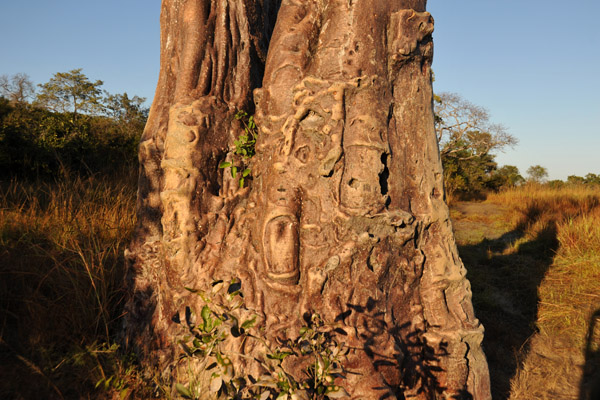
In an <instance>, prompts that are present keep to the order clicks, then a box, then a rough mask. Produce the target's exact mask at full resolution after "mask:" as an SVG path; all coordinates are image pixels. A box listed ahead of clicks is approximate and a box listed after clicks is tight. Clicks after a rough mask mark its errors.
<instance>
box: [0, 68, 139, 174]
mask: <svg viewBox="0 0 600 400" xmlns="http://www.w3.org/2000/svg"><path fill="white" fill-rule="evenodd" d="M102 84H103V82H102V81H95V82H92V81H90V80H89V79H88V78H87V77H86V76H85V75H84V74H83V73H82V72H81V69H75V70H72V71H69V72H64V73H56V74H54V76H53V77H52V79H50V81H49V82H47V83H44V84H41V85H38V89H37V90H36V88H35V86H34V85H33V83H32V82H31V81H30V79H29V77H27V75H24V74H16V75H13V76H11V77H8V76H6V75H4V76H1V77H0V178H2V179H7V178H19V179H21V178H30V179H47V178H56V177H60V176H62V175H64V174H78V175H93V174H119V173H122V172H123V171H125V170H131V169H135V168H137V146H138V143H139V138H140V136H141V133H142V131H143V129H144V125H145V123H146V119H147V116H148V108H147V107H146V106H145V105H144V102H145V99H144V98H141V97H138V96H133V97H129V95H128V94H127V93H123V94H110V93H108V92H106V91H103V90H101V86H102Z"/></svg>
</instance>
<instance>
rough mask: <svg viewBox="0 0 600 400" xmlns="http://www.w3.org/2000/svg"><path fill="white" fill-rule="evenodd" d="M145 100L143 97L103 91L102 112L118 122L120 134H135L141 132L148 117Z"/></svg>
mask: <svg viewBox="0 0 600 400" xmlns="http://www.w3.org/2000/svg"><path fill="white" fill-rule="evenodd" d="M145 102H146V98H145V97H138V96H133V97H129V95H128V94H127V93H123V94H110V93H108V92H105V98H104V112H105V114H106V115H108V116H109V117H110V118H111V119H112V120H113V121H115V122H117V123H118V126H119V130H120V132H121V134H123V135H130V134H134V135H135V134H137V133H141V131H142V130H143V129H144V125H145V124H146V119H147V118H148V111H149V109H148V107H145V106H144V103H145Z"/></svg>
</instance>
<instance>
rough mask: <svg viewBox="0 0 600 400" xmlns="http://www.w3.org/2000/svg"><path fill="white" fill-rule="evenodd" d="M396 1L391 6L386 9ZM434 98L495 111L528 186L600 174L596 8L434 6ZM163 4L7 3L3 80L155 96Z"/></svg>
mask: <svg viewBox="0 0 600 400" xmlns="http://www.w3.org/2000/svg"><path fill="white" fill-rule="evenodd" d="M390 1H392V0H390ZM427 7H428V10H429V11H430V12H431V13H432V14H433V16H434V18H435V22H436V28H435V33H434V41H435V57H434V64H433V69H434V71H435V75H436V81H435V84H434V85H435V86H434V88H435V90H436V91H437V92H443V91H449V92H455V93H458V94H460V95H461V96H463V97H464V98H465V99H467V100H469V101H471V102H472V103H474V104H477V105H480V106H483V107H485V108H486V109H488V111H489V112H490V114H491V116H492V121H493V122H496V123H502V124H504V125H505V126H506V127H507V128H508V131H509V132H510V133H511V134H512V135H513V136H515V137H517V138H518V139H519V145H517V146H516V147H515V148H514V149H507V151H506V152H505V153H500V154H499V155H498V156H497V158H496V159H497V161H498V162H499V163H500V164H501V165H503V164H510V165H516V166H517V167H519V170H520V171H521V173H522V174H523V175H525V171H526V170H527V168H528V167H529V166H531V165H536V164H539V165H542V166H544V167H546V168H548V171H549V173H550V178H552V179H566V177H567V176H568V175H581V176H583V175H585V174H586V173H588V172H592V173H596V174H600V155H599V153H600V124H599V123H598V122H597V120H598V118H600V74H599V72H600V71H599V66H600V29H599V28H598V26H599V25H600V24H599V22H598V21H597V19H598V18H599V17H600V1H598V0H580V1H576V2H572V3H569V2H564V1H560V2H559V1H556V0H502V1H500V0H458V1H450V0H429V2H428V6H427ZM159 13H160V1H159V0H103V1H91V0H54V1H48V0H18V1H9V0H0V38H1V40H0V75H2V74H8V75H12V74H15V73H19V72H23V73H26V74H28V75H29V76H30V77H31V79H32V80H33V81H34V82H35V83H44V82H47V81H48V80H49V79H50V78H51V77H52V75H53V74H54V73H55V72H64V71H69V70H71V69H74V68H83V72H84V73H85V74H86V75H87V76H88V77H89V78H90V79H91V80H96V79H101V80H103V81H104V86H103V87H104V89H106V90H108V91H109V92H111V93H122V92H127V93H128V94H130V95H138V96H143V97H146V98H148V100H149V101H150V100H151V99H152V97H153V95H154V89H155V87H156V81H157V79H158V68H159V44H160V43H159V40H160V39H159Z"/></svg>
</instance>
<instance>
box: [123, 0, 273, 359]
mask: <svg viewBox="0 0 600 400" xmlns="http://www.w3.org/2000/svg"><path fill="white" fill-rule="evenodd" d="M278 3H279V1H277V0H255V1H236V0H210V1H204V0H164V1H163V3H162V10H161V69H160V74H159V80H158V85H157V89H156V94H155V98H154V101H153V104H152V107H151V110H150V115H149V118H148V123H147V125H146V128H145V130H144V134H143V136H142V139H141V143H140V178H139V190H138V225H137V229H136V233H135V235H134V241H133V243H132V245H131V246H130V251H129V252H128V254H127V257H128V260H129V261H128V262H129V265H130V269H129V274H128V285H129V287H130V288H131V291H132V293H133V294H132V296H131V298H130V299H129V301H128V303H127V306H126V309H127V312H128V317H127V319H126V324H125V325H126V326H125V334H124V335H125V338H126V341H127V342H129V344H130V345H132V346H134V347H136V348H138V349H139V350H140V351H141V352H142V353H145V354H147V355H151V354H154V355H153V356H151V357H154V358H156V359H157V360H158V362H160V363H165V362H168V361H169V359H170V358H171V357H172V353H173V352H174V351H176V350H177V349H176V348H175V346H173V338H172V337H170V334H169V333H168V332H169V331H170V330H172V326H171V325H172V324H171V322H170V318H171V316H172V315H173V314H174V313H175V312H176V311H177V307H178V306H179V304H180V303H181V301H182V300H181V297H182V291H184V289H183V288H184V286H186V282H190V281H193V280H195V274H196V266H195V262H196V260H197V258H198V257H199V254H200V252H201V251H202V249H203V248H204V247H205V241H204V237H205V236H206V234H207V233H208V231H209V226H210V225H211V223H214V219H215V211H216V210H219V209H221V208H222V207H223V205H224V202H225V201H226V198H227V196H228V195H229V194H231V192H232V191H233V192H235V190H232V189H231V188H229V190H228V191H227V192H228V193H225V194H223V193H222V192H225V191H226V190H224V189H225V188H223V187H222V186H223V177H222V175H223V174H222V171H220V170H219V168H218V164H219V162H220V161H222V160H223V159H225V157H226V156H227V153H228V152H229V151H230V147H231V143H232V141H233V139H234V138H235V137H236V136H237V135H238V134H239V130H240V125H239V123H237V122H236V121H234V119H233V115H234V114H235V112H236V111H237V110H239V109H249V110H250V111H251V109H252V108H253V102H252V90H253V89H254V88H255V87H256V86H257V85H258V84H259V83H260V81H261V80H262V74H263V71H264V62H265V57H264V54H265V53H266V49H267V48H268V43H269V37H268V36H267V34H269V33H270V32H271V31H272V25H273V23H274V20H275V17H276V13H277V8H278ZM253 26H258V27H260V29H256V28H253ZM270 27H271V28H270ZM226 181H227V180H226ZM225 184H227V182H225ZM230 186H231V185H230ZM211 218H212V220H211ZM144 336H147V337H148V338H150V340H147V339H146V338H145V337H144ZM151 350H156V351H151Z"/></svg>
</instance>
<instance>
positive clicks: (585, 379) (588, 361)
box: [579, 308, 600, 400]
mask: <svg viewBox="0 0 600 400" xmlns="http://www.w3.org/2000/svg"><path fill="white" fill-rule="evenodd" d="M595 399H600V308H599V309H597V310H596V311H595V312H594V313H593V314H592V316H591V317H590V323H589V329H588V334H587V338H586V346H585V366H584V368H583V376H582V378H581V387H580V391H579V400H595Z"/></svg>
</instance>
